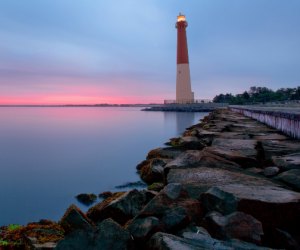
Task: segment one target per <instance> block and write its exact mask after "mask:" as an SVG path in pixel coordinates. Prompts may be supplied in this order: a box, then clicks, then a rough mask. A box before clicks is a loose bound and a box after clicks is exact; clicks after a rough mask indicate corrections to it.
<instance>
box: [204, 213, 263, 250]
mask: <svg viewBox="0 0 300 250" xmlns="http://www.w3.org/2000/svg"><path fill="white" fill-rule="evenodd" d="M204 221H205V227H206V229H207V230H208V231H209V233H210V234H211V235H212V236H213V237H215V238H218V239H223V240H227V239H239V240H243V241H248V242H252V243H256V244H257V243H261V236H262V235H263V234H264V233H263V228H262V224H261V222H260V221H258V220H256V219H255V218H254V217H253V216H251V215H248V214H245V213H242V212H234V213H232V214H229V215H227V216H223V215H222V214H220V213H218V212H211V213H209V214H208V215H207V216H206V217H205V219H204Z"/></svg>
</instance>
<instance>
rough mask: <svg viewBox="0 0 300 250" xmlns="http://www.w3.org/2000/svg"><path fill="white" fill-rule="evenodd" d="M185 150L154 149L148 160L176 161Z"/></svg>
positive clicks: (171, 148) (172, 148)
mask: <svg viewBox="0 0 300 250" xmlns="http://www.w3.org/2000/svg"><path fill="white" fill-rule="evenodd" d="M182 151H183V149H181V148H179V147H177V148H174V147H166V148H157V149H153V150H151V151H150V152H149V153H148V156H147V160H149V159H153V158H165V159H174V158H175V157H177V156H178V155H180V154H181V153H182Z"/></svg>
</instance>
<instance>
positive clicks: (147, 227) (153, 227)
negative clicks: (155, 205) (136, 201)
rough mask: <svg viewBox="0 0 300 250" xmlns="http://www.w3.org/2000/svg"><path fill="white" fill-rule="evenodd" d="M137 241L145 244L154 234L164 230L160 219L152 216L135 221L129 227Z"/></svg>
mask: <svg viewBox="0 0 300 250" xmlns="http://www.w3.org/2000/svg"><path fill="white" fill-rule="evenodd" d="M127 230H128V231H129V232H130V234H131V235H132V237H133V238H134V240H135V241H139V242H143V243H144V242H145V241H147V240H148V239H149V238H150V237H151V236H152V235H153V234H154V233H156V232H158V231H161V230H162V224H161V222H160V221H159V219H158V218H156V217H153V216H150V217H145V218H135V219H133V220H132V221H131V222H130V224H129V225H128V227H127Z"/></svg>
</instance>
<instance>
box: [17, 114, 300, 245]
mask: <svg viewBox="0 0 300 250" xmlns="http://www.w3.org/2000/svg"><path fill="white" fill-rule="evenodd" d="M137 170H138V172H139V174H140V176H141V179H142V180H144V181H145V182H146V183H147V184H148V189H147V190H136V189H133V190H130V191H128V192H118V193H112V194H109V197H108V198H106V199H105V200H103V201H102V202H100V203H98V204H96V205H95V206H93V207H91V208H90V209H89V210H88V211H87V213H83V212H82V211H80V210H79V209H78V208H77V207H76V206H74V205H72V206H70V207H69V209H68V210H67V211H66V212H65V214H64V216H63V217H62V218H61V220H60V221H59V222H58V223H54V222H49V221H45V220H43V221H41V222H40V223H36V224H34V225H32V224H30V225H28V226H27V229H26V227H24V228H23V229H22V230H23V231H22V237H25V238H26V244H27V245H29V246H30V247H31V248H32V249H42V247H45V246H47V247H48V248H47V249H51V248H54V247H55V248H56V249H64V250H68V249H75V250H76V249H87V250H88V249H158V250H171V249H172V250H183V249H272V248H274V249H299V242H300V233H299V225H300V193H299V191H300V177H299V176H300V143H299V141H297V140H293V139H290V138H288V137H286V136H285V135H283V134H281V133H279V132H278V131H276V130H275V129H272V128H270V127H267V126H265V125H263V124H261V123H259V122H257V121H255V120H253V119H250V118H247V117H245V116H243V115H241V114H239V113H235V112H232V111H230V110H227V109H222V110H216V111H213V112H212V113H210V114H209V115H208V116H207V117H205V118H204V119H203V121H202V122H201V123H199V124H197V125H195V126H192V127H190V128H188V129H187V130H186V131H185V133H184V134H183V135H182V136H181V137H178V138H172V139H171V140H170V141H169V142H168V146H167V147H165V148H158V149H154V150H151V151H150V152H149V153H148V156H147V159H146V160H145V161H143V162H141V163H140V164H138V166H137ZM51 223H52V224H51ZM33 229H34V230H33ZM30 230H32V231H30ZM28 232H35V234H33V233H32V234H29V233H28ZM43 234H44V235H43ZM45 234H46V236H45ZM41 235H42V236H43V237H42V236H41ZM47 235H48V236H47ZM49 235H51V236H52V238H51V237H49ZM54 236H55V237H54ZM24 242H25V241H24ZM24 244H25V243H24ZM47 244H48V245H47Z"/></svg>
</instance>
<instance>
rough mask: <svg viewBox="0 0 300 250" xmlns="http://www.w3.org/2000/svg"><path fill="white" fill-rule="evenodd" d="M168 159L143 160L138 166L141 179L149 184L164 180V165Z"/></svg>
mask: <svg viewBox="0 0 300 250" xmlns="http://www.w3.org/2000/svg"><path fill="white" fill-rule="evenodd" d="M167 162H168V160H165V159H160V158H153V159H149V160H146V161H143V162H141V163H140V164H139V165H138V166H137V169H138V173H139V174H140V176H141V179H142V180H143V181H144V182H146V183H147V184H152V183H154V182H163V181H164V166H165V165H166V163H167Z"/></svg>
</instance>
